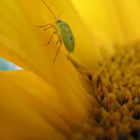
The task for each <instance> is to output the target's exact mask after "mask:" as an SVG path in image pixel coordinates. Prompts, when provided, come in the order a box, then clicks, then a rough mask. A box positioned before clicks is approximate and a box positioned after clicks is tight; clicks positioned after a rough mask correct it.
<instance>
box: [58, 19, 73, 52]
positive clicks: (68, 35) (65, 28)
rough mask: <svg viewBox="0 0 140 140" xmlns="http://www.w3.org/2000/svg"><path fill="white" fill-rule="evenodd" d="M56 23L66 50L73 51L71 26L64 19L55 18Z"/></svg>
mask: <svg viewBox="0 0 140 140" xmlns="http://www.w3.org/2000/svg"><path fill="white" fill-rule="evenodd" d="M56 24H57V25H58V27H59V29H60V33H61V37H62V40H63V42H64V46H65V48H66V49H67V51H68V52H70V53H71V52H73V51H74V48H75V40H74V36H73V33H72V31H71V28H70V27H69V25H68V24H67V23H66V22H65V21H62V20H57V21H56Z"/></svg>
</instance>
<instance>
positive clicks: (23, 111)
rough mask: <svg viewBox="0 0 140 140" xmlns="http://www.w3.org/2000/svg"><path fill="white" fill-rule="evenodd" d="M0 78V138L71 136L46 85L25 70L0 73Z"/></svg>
mask: <svg viewBox="0 0 140 140" xmlns="http://www.w3.org/2000/svg"><path fill="white" fill-rule="evenodd" d="M0 79H1V80H0V90H1V98H0V124H1V125H0V138H1V139H6V137H7V138H10V137H11V139H12V138H13V139H40V138H41V139H58V138H59V139H65V138H64V135H62V134H61V133H59V132H63V133H64V134H66V135H69V134H70V133H71V130H70V128H69V127H68V125H67V124H66V122H65V121H64V119H63V120H62V116H61V117H60V114H61V113H62V114H63V113H64V112H61V111H60V110H62V108H61V107H60V105H61V104H60V103H59V104H58V99H56V97H57V96H56V93H55V90H54V89H53V88H51V87H50V86H49V85H48V84H47V83H46V82H44V81H43V80H41V79H40V78H38V77H36V76H35V75H34V74H32V73H30V72H26V71H15V72H14V71H13V72H12V71H11V72H0ZM52 99H53V101H52ZM60 108H61V109H60ZM62 114H61V115H62ZM64 128H65V129H64ZM58 130H59V132H58Z"/></svg>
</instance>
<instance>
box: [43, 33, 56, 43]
mask: <svg viewBox="0 0 140 140" xmlns="http://www.w3.org/2000/svg"><path fill="white" fill-rule="evenodd" d="M55 34H57V32H56V31H54V32H53V33H52V35H51V37H50V39H49V41H48V43H47V44H46V45H49V44H50V42H51V40H52V38H53V36H54V35H55Z"/></svg>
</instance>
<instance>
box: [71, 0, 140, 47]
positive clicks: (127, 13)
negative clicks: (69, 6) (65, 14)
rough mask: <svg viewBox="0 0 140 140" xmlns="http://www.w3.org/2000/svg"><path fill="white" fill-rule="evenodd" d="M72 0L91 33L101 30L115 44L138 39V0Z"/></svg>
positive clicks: (139, 5) (139, 31)
mask: <svg viewBox="0 0 140 140" xmlns="http://www.w3.org/2000/svg"><path fill="white" fill-rule="evenodd" d="M72 1H73V3H74V4H75V6H76V7H77V9H78V11H79V13H80V15H81V17H82V18H83V20H84V22H85V24H86V25H87V26H88V27H89V29H90V30H91V31H92V32H93V34H94V32H96V31H97V32H98V31H99V32H102V33H103V34H105V35H106V36H108V37H109V38H110V40H112V41H113V42H114V44H117V45H124V44H127V43H132V42H134V41H136V40H139V39H140V29H139V26H140V4H139V0H117V1H116V0H107V1H104V0H100V1H97V0H95V1H92V0H88V1H86V2H85V1H84V0H72ZM79 3H80V4H79Z"/></svg>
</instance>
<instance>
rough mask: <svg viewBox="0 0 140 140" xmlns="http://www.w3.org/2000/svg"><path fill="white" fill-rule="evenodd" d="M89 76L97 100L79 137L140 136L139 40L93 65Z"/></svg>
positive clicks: (100, 139)
mask: <svg viewBox="0 0 140 140" xmlns="http://www.w3.org/2000/svg"><path fill="white" fill-rule="evenodd" d="M88 79H89V81H90V86H91V88H92V96H93V98H95V100H96V101H97V104H95V103H94V104H93V105H92V109H91V110H90V118H91V122H90V124H85V126H83V128H82V130H81V133H79V139H80V136H81V137H82V139H84V138H86V139H87V140H92V139H93V140H94V139H98V140H118V139H119V140H124V139H125V140H127V139H140V43H137V44H133V45H132V46H129V47H123V49H122V48H121V49H117V52H116V55H115V56H113V57H112V58H110V59H109V60H107V61H104V62H102V63H97V64H96V65H95V66H94V67H93V68H92V72H91V73H90V74H89V75H88ZM82 134H83V135H82ZM87 136H88V137H87ZM77 139H78V136H77Z"/></svg>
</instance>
